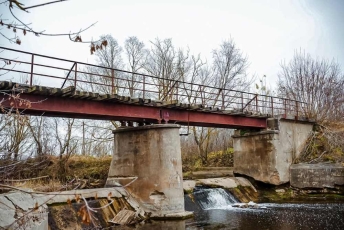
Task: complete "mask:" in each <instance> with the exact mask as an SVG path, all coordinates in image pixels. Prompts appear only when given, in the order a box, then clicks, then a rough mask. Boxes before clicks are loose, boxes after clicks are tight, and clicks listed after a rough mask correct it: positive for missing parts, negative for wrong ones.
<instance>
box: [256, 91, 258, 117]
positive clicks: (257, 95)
mask: <svg viewBox="0 0 344 230" xmlns="http://www.w3.org/2000/svg"><path fill="white" fill-rule="evenodd" d="M256 112H257V113H258V94H256Z"/></svg>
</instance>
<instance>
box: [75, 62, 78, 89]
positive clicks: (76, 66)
mask: <svg viewBox="0 0 344 230" xmlns="http://www.w3.org/2000/svg"><path fill="white" fill-rule="evenodd" d="M77 73H78V63H76V62H75V67H74V88H75V89H76V81H77V80H76V76H77Z"/></svg>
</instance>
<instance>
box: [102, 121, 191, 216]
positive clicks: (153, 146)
mask: <svg viewBox="0 0 344 230" xmlns="http://www.w3.org/2000/svg"><path fill="white" fill-rule="evenodd" d="M179 128H180V126H179V125H172V124H163V125H149V126H140V127H125V128H120V129H117V130H115V131H113V133H114V135H115V136H114V139H115V147H114V152H113V159H112V162H111V166H110V170H109V175H108V179H107V182H106V187H112V186H116V185H118V184H120V185H122V186H125V185H126V184H128V183H130V182H131V181H133V180H135V179H136V180H135V181H134V182H133V183H131V184H130V185H128V186H127V187H126V189H127V190H128V191H129V192H130V193H131V194H132V195H133V196H134V197H135V198H136V199H137V200H138V201H139V203H140V204H141V205H142V208H143V209H144V210H145V212H147V213H151V218H163V219H169V218H185V217H187V216H190V215H192V213H190V212H185V209H184V192H183V174H182V161H181V150H180V137H179Z"/></svg>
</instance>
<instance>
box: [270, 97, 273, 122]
mask: <svg viewBox="0 0 344 230" xmlns="http://www.w3.org/2000/svg"><path fill="white" fill-rule="evenodd" d="M270 98H271V114H272V117H274V98H273V97H270Z"/></svg>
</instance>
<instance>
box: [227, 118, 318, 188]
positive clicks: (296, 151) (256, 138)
mask: <svg viewBox="0 0 344 230" xmlns="http://www.w3.org/2000/svg"><path fill="white" fill-rule="evenodd" d="M277 121H278V127H276V126H277ZM277 121H276V120H273V121H270V123H271V125H272V126H273V129H276V130H266V131H261V132H248V133H244V134H242V135H234V136H233V140H234V144H233V145H234V173H239V174H243V175H247V176H250V177H253V178H254V179H255V180H258V181H262V182H265V183H269V184H274V185H279V184H283V183H287V182H289V167H290V165H291V164H292V162H293V160H294V159H296V158H297V157H298V156H299V155H300V152H301V150H302V148H303V146H304V144H305V141H306V140H307V138H308V135H309V133H310V132H311V131H312V128H313V123H311V122H298V121H295V120H286V119H280V120H277Z"/></svg>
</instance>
